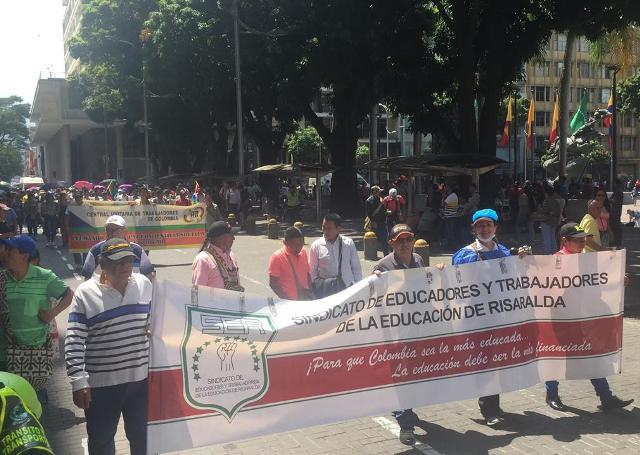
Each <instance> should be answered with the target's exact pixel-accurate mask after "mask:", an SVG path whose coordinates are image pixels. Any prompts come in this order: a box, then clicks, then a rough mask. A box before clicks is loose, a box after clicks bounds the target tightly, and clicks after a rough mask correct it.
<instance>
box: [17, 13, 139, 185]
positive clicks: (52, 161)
mask: <svg viewBox="0 0 640 455" xmlns="http://www.w3.org/2000/svg"><path fill="white" fill-rule="evenodd" d="M62 4H63V6H66V10H65V14H64V19H63V23H62V26H63V36H64V40H65V45H64V62H65V75H64V76H65V77H53V76H52V75H50V76H49V78H41V79H40V80H39V81H38V85H37V87H36V93H35V96H34V98H33V103H32V105H31V128H30V138H31V147H32V148H35V149H37V150H38V152H39V153H38V155H39V157H40V163H39V164H40V166H39V168H40V170H41V172H42V176H43V177H44V178H46V179H47V181H59V180H64V181H66V182H69V183H73V182H74V181H76V180H79V179H83V180H84V179H87V180H91V181H99V180H102V179H104V178H106V177H114V178H118V179H119V180H120V181H134V180H135V179H137V178H139V177H141V176H144V175H145V160H144V149H143V147H142V136H141V133H140V132H137V131H128V130H126V129H125V128H124V121H122V122H117V121H116V122H113V123H110V124H108V125H106V126H105V125H103V124H99V123H95V122H94V121H92V120H91V119H89V117H88V116H87V114H86V113H85V112H84V111H83V110H82V106H81V105H80V103H79V102H78V101H77V100H76V99H75V98H76V97H74V96H73V94H72V93H70V90H69V84H68V82H67V80H66V78H68V77H69V76H70V75H72V74H73V73H74V72H75V71H78V69H79V68H80V62H79V61H78V60H77V59H74V58H72V57H71V54H70V52H69V48H68V46H67V44H66V43H67V40H68V39H69V38H70V37H71V36H73V35H74V34H75V33H76V32H77V31H78V29H79V27H80V21H81V18H82V1H81V0H62Z"/></svg>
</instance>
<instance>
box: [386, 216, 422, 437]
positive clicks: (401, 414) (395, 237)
mask: <svg viewBox="0 0 640 455" xmlns="http://www.w3.org/2000/svg"><path fill="white" fill-rule="evenodd" d="M390 236H391V239H390V240H389V245H391V248H392V249H393V251H392V252H391V253H390V254H388V255H386V256H385V257H383V258H382V259H381V260H380V262H378V263H377V264H376V266H375V267H374V268H373V273H374V274H376V275H380V273H382V272H388V271H391V270H404V269H417V268H423V267H425V264H424V261H423V260H422V257H420V256H419V255H417V254H415V253H414V252H413V245H414V243H415V240H416V239H415V236H414V235H413V231H412V230H411V228H410V227H409V226H408V225H406V224H396V225H395V226H393V228H391V233H390ZM393 416H394V417H395V418H396V421H397V422H398V425H399V426H400V434H399V435H398V439H400V442H401V443H403V444H406V445H409V446H410V445H413V444H415V442H416V437H415V435H414V434H413V428H414V426H415V424H416V423H417V422H418V421H419V420H420V418H419V417H418V415H417V414H416V413H415V412H413V409H404V410H402V411H393Z"/></svg>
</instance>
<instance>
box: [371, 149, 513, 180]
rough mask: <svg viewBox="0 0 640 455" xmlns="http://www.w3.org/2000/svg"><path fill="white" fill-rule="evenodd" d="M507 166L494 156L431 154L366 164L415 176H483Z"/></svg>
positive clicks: (400, 157) (387, 159)
mask: <svg viewBox="0 0 640 455" xmlns="http://www.w3.org/2000/svg"><path fill="white" fill-rule="evenodd" d="M502 164H506V161H504V160H502V159H500V158H497V157H492V156H485V155H478V154H462V153H460V154H442V155H437V154H430V155H418V156H392V157H387V158H379V159H377V160H371V161H369V162H367V163H365V165H364V166H365V167H367V168H369V169H372V170H377V171H380V172H388V173H411V174H413V175H437V176H456V175H469V176H473V175H474V174H475V175H482V174H486V173H487V172H489V171H492V170H493V169H495V168H497V167H499V166H501V165H502Z"/></svg>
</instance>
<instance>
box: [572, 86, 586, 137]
mask: <svg viewBox="0 0 640 455" xmlns="http://www.w3.org/2000/svg"><path fill="white" fill-rule="evenodd" d="M585 123H587V92H586V91H583V92H582V97H581V98H580V106H578V112H576V113H575V115H574V116H573V118H572V119H571V123H570V124H569V128H571V134H573V133H575V132H576V131H578V130H579V129H580V127H581V126H582V125H584V124H585Z"/></svg>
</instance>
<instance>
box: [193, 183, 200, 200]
mask: <svg viewBox="0 0 640 455" xmlns="http://www.w3.org/2000/svg"><path fill="white" fill-rule="evenodd" d="M199 194H200V183H198V181H197V180H196V186H195V188H194V189H193V194H192V195H191V200H192V201H193V203H194V204H195V203H197V202H198V195H199Z"/></svg>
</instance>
